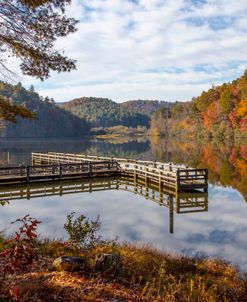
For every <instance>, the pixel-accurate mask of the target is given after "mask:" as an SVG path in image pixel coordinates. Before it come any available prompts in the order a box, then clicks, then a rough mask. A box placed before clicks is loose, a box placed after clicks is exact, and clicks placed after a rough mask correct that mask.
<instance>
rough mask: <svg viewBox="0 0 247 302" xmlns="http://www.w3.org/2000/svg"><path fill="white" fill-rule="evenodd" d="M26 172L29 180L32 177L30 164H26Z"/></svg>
mask: <svg viewBox="0 0 247 302" xmlns="http://www.w3.org/2000/svg"><path fill="white" fill-rule="evenodd" d="M26 173H27V182H29V179H30V167H29V166H28V165H27V166H26Z"/></svg>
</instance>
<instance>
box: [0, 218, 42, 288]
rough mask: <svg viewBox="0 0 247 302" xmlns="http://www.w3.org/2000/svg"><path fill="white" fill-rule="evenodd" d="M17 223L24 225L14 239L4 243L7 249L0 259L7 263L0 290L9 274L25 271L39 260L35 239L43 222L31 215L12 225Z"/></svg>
mask: <svg viewBox="0 0 247 302" xmlns="http://www.w3.org/2000/svg"><path fill="white" fill-rule="evenodd" d="M17 222H20V223H21V224H22V225H21V226H20V227H19V230H18V231H17V232H16V233H15V237H14V238H13V239H10V240H6V241H4V243H3V246H5V248H4V250H3V252H1V253H0V257H3V258H4V259H5V262H6V263H5V265H4V266H3V268H2V270H1V279H0V289H1V287H2V285H3V282H4V280H5V276H6V275H7V274H14V273H16V272H17V271H18V270H21V271H24V270H25V269H26V268H27V266H28V265H30V264H31V263H32V262H33V261H34V260H37V258H38V254H37V253H36V250H35V248H34V239H35V238H36V237H37V235H36V228H37V225H38V224H39V223H41V222H40V221H38V220H36V219H34V218H32V217H30V216H29V215H26V216H24V217H23V218H21V219H17V220H16V221H14V222H12V224H13V223H17Z"/></svg>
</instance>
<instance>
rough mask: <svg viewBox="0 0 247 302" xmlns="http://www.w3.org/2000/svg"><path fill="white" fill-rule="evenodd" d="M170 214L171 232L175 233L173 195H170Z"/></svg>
mask: <svg viewBox="0 0 247 302" xmlns="http://www.w3.org/2000/svg"><path fill="white" fill-rule="evenodd" d="M169 200H170V202H169V210H170V211H169V214H170V233H171V234H173V232H174V208H173V207H174V205H173V196H172V195H171V194H170V195H169Z"/></svg>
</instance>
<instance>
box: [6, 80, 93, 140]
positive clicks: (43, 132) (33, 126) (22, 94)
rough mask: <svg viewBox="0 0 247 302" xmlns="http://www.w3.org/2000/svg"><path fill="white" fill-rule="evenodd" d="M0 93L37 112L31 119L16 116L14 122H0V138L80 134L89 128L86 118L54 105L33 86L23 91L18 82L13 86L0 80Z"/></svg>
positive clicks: (13, 101) (15, 102)
mask: <svg viewBox="0 0 247 302" xmlns="http://www.w3.org/2000/svg"><path fill="white" fill-rule="evenodd" d="M0 95H2V96H5V97H8V98H10V100H11V102H12V103H13V104H20V105H23V106H25V107H26V108H28V109H30V110H31V111H34V112H36V114H37V118H36V119H34V120H27V119H22V118H18V119H17V123H16V124H13V123H10V122H6V121H0V122H1V131H0V133H1V136H2V137H55V136H56V137H62V136H63V137H65V136H82V135H84V134H85V133H88V131H89V125H88V123H87V122H86V121H84V120H82V119H80V118H78V117H76V116H74V115H73V114H71V113H69V112H68V111H65V110H63V109H61V108H59V107H57V106H56V105H55V103H54V101H53V100H52V99H49V98H48V97H46V98H42V97H40V96H39V95H38V94H37V93H36V92H35V91H34V89H33V87H31V88H30V89H29V90H27V89H25V88H23V87H22V85H21V84H20V83H19V84H17V85H14V86H13V85H10V84H6V83H4V82H0Z"/></svg>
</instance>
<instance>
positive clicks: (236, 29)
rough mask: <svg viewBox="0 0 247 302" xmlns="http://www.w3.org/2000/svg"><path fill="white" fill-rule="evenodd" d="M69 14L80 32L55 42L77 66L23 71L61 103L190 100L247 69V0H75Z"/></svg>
mask: <svg viewBox="0 0 247 302" xmlns="http://www.w3.org/2000/svg"><path fill="white" fill-rule="evenodd" d="M67 15H70V16H72V17H75V18H77V19H79V20H80V23H79V26H78V31H77V32H76V33H75V34H73V35H70V36H69V37H66V38H64V39H60V40H59V41H57V43H56V48H57V49H60V50H62V51H64V52H65V53H66V55H68V56H70V57H72V58H74V59H76V60H77V70H76V71H73V72H71V73H68V74H55V73H54V74H52V76H51V78H49V79H48V80H46V81H45V82H40V81H37V80H34V79H32V78H29V77H22V78H21V81H22V82H24V84H25V86H27V87H28V86H30V85H31V84H34V86H35V88H36V90H38V92H39V93H40V94H42V95H43V96H46V95H48V96H50V97H53V98H54V99H55V100H56V101H58V102H61V101H66V100H70V99H73V98H76V97H81V96H98V97H108V98H111V99H113V100H115V101H118V102H121V101H125V100H130V99H138V98H141V99H160V100H167V101H175V100H189V99H190V98H191V97H193V96H197V95H199V94H200V93H201V92H202V91H203V90H207V89H209V88H210V87H211V86H212V85H213V84H214V85H217V84H220V83H222V82H228V81H231V80H234V79H235V78H237V77H239V76H240V75H241V74H243V72H244V70H245V69H246V65H247V64H246V62H247V60H246V56H247V18H246V16H247V1H246V0H238V1H229V0H217V1H216V0H214V1H213V0H208V1H206V0H205V1H203V0H135V1H134V0H73V1H72V5H71V6H70V7H68V9H67ZM12 63H13V64H16V61H12ZM12 66H13V65H12Z"/></svg>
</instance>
